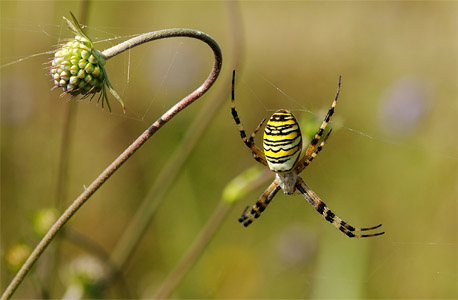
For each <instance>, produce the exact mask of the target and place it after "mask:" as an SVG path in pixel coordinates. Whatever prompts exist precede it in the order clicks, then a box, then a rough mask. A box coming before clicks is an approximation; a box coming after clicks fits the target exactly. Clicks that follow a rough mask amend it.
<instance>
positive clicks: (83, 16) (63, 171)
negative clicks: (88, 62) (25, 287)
mask: <svg viewBox="0 0 458 300" xmlns="http://www.w3.org/2000/svg"><path fill="white" fill-rule="evenodd" d="M89 3H90V0H82V1H81V2H80V12H79V18H78V19H79V20H80V22H81V24H87V22H86V21H87V15H88V11H89ZM65 109H66V111H65V113H64V114H65V118H64V124H63V126H62V128H63V130H62V140H61V144H60V151H59V163H58V171H57V184H56V199H55V207H56V209H57V210H58V211H61V210H62V201H63V199H67V193H68V174H69V171H70V163H69V161H70V157H71V150H72V142H73V137H74V132H75V130H74V129H75V127H76V118H75V116H76V113H77V111H78V106H77V105H75V103H74V102H73V101H69V103H68V105H65ZM52 250H54V251H53V253H51V259H50V263H49V265H48V266H47V267H48V269H49V270H50V271H48V272H47V274H45V282H46V285H47V286H46V288H47V290H48V291H49V294H50V295H52V289H53V287H54V286H55V282H56V279H57V273H58V272H57V268H58V262H59V261H60V255H61V251H60V250H61V247H60V241H59V237H57V238H56V241H55V242H54V249H52ZM46 278H47V280H46Z"/></svg>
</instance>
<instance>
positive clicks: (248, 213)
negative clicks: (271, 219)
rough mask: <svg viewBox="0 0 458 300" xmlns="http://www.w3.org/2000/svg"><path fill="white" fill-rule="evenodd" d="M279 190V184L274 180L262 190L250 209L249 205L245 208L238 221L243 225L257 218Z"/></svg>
mask: <svg viewBox="0 0 458 300" xmlns="http://www.w3.org/2000/svg"><path fill="white" fill-rule="evenodd" d="M279 190H280V186H279V185H278V183H277V181H276V180H275V181H274V182H272V183H271V184H270V185H269V187H268V188H267V189H266V190H265V191H264V193H263V194H262V195H261V197H260V198H259V200H258V201H257V202H256V203H255V205H253V207H252V208H251V210H250V207H249V206H247V207H246V208H245V210H244V211H243V213H242V215H241V216H240V218H239V222H240V223H242V224H243V225H244V226H245V227H247V226H248V225H250V224H251V223H253V220H254V219H255V218H259V216H260V215H261V213H262V212H263V211H264V210H265V209H266V207H267V205H269V203H270V201H272V199H273V197H274V196H275V194H276V193H277V192H278V191H279Z"/></svg>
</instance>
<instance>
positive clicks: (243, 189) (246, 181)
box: [153, 166, 271, 299]
mask: <svg viewBox="0 0 458 300" xmlns="http://www.w3.org/2000/svg"><path fill="white" fill-rule="evenodd" d="M269 174H271V173H270V172H269V170H268V169H263V168H260V167H259V166H254V167H251V168H250V169H248V170H246V171H244V172H243V173H241V174H240V175H238V176H237V177H235V178H234V179H233V180H232V181H230V182H229V183H228V184H227V185H226V187H225V188H224V191H223V195H222V198H221V201H220V203H219V204H218V206H217V207H216V208H215V210H214V211H213V214H212V216H211V217H210V219H209V220H208V222H207V223H206V224H205V226H204V228H203V229H202V231H201V232H200V233H199V235H198V236H197V238H196V239H195V240H194V243H193V244H192V245H191V247H189V249H188V250H187V252H186V254H185V255H184V256H183V258H182V259H181V261H180V262H179V263H178V264H177V266H176V267H175V269H173V271H172V272H171V273H170V274H169V275H168V276H167V278H166V279H165V280H164V282H162V284H161V286H160V287H159V289H158V291H157V292H156V294H155V295H154V296H153V299H166V298H168V297H170V295H171V293H172V292H173V290H174V289H175V288H176V287H177V286H178V284H179V283H180V281H181V279H182V278H183V277H184V275H186V273H187V272H188V271H189V270H190V269H191V267H192V266H193V265H194V263H195V262H196V261H197V260H198V259H199V257H200V255H201V254H202V253H203V251H204V249H205V248H206V247H207V245H208V244H209V243H210V241H211V240H212V238H213V237H214V236H215V234H216V232H217V230H218V229H219V228H220V227H221V224H222V223H223V221H224V220H225V218H226V216H227V215H228V213H229V212H230V211H231V209H232V207H233V204H234V203H235V202H237V201H239V200H240V199H242V198H243V197H244V196H245V195H246V194H248V193H249V192H251V191H253V190H255V189H256V188H258V187H259V186H261V185H262V184H264V183H265V182H267V180H271V176H268V175H269Z"/></svg>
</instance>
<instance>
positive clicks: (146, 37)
mask: <svg viewBox="0 0 458 300" xmlns="http://www.w3.org/2000/svg"><path fill="white" fill-rule="evenodd" d="M171 37H189V38H194V39H198V40H201V41H203V42H205V43H206V44H207V45H208V46H210V48H211V49H212V51H213V53H214V64H213V67H212V70H211V72H210V74H209V76H208V78H207V79H206V80H205V82H204V83H203V84H202V85H201V86H199V87H198V88H197V89H196V90H195V91H193V92H192V93H191V94H189V95H188V96H186V97H185V98H183V99H182V100H181V101H179V102H178V103H176V104H175V105H174V106H173V107H172V108H170V109H169V110H168V111H167V112H165V113H164V114H163V115H162V116H161V117H160V118H159V119H157V120H156V121H155V122H154V123H153V124H152V125H151V126H150V127H149V128H148V129H147V130H146V131H145V132H143V133H142V134H141V135H140V136H139V137H138V138H137V139H136V140H135V141H134V142H133V143H132V144H131V145H130V146H129V147H127V149H126V150H124V152H123V153H122V154H121V155H120V156H118V157H117V158H116V159H115V160H114V161H113V162H112V163H111V164H110V165H109V166H108V167H107V168H106V169H105V170H104V171H103V172H102V173H101V174H100V175H99V176H98V177H97V178H96V179H95V180H94V181H93V182H92V183H91V184H90V185H89V186H88V188H87V189H86V190H85V191H84V192H83V193H82V194H81V195H80V196H79V197H78V198H77V199H76V200H74V202H73V203H72V204H71V205H70V206H69V207H68V208H67V210H66V211H65V212H64V213H63V214H62V215H61V216H60V217H59V219H58V220H57V221H56V223H54V225H53V226H52V227H51V229H50V230H49V231H48V232H47V233H46V235H45V236H44V237H43V239H42V240H41V241H40V242H39V243H38V245H37V246H36V247H35V249H34V250H33V251H32V254H31V255H30V256H29V258H28V259H27V261H26V262H25V263H24V265H23V266H22V267H21V269H20V270H19V272H18V273H17V274H16V276H15V277H14V278H13V280H12V281H11V283H10V284H9V286H8V287H7V289H6V290H5V292H4V293H3V295H2V298H1V299H9V298H10V297H11V296H12V295H13V294H14V291H15V290H16V289H17V287H18V286H19V285H20V283H21V282H22V280H23V279H24V278H25V276H26V275H27V273H28V272H29V270H30V268H32V266H33V265H34V263H35V262H36V261H37V260H38V258H39V257H40V255H41V254H42V253H43V252H44V250H45V249H46V248H47V246H48V245H49V244H50V243H51V241H52V240H53V239H54V237H55V236H56V234H57V233H58V232H59V231H60V229H61V228H62V227H63V226H64V225H65V224H66V223H67V222H68V220H69V219H70V218H71V217H72V216H73V215H74V214H75V213H76V212H77V211H78V209H79V208H80V207H81V206H82V205H83V204H84V203H85V202H86V201H87V200H88V199H89V198H90V197H91V196H92V194H94V193H95V192H96V191H97V190H98V189H99V188H100V186H102V184H103V183H105V181H107V180H108V178H110V176H111V175H113V173H114V172H116V170H117V169H119V168H120V167H121V166H122V164H123V163H124V162H126V161H127V160H128V159H129V158H130V157H131V156H132V155H133V154H134V153H135V151H137V150H138V149H139V148H140V147H141V146H142V145H143V144H144V143H145V142H146V141H147V140H148V139H149V138H150V137H151V136H152V135H153V134H154V133H156V131H158V130H159V129H160V128H162V126H164V124H165V123H167V122H168V121H170V119H172V118H173V117H174V116H175V115H176V114H177V113H179V112H180V111H181V110H183V109H184V108H186V107H187V106H188V105H190V104H191V103H193V102H194V101H196V100H197V99H198V98H200V97H201V96H202V95H203V94H204V93H205V92H206V91H208V89H209V88H210V87H211V86H212V85H213V83H214V82H215V81H216V79H217V78H218V75H219V73H220V71H221V65H222V53H221V49H220V47H219V45H218V44H217V42H216V41H215V40H214V39H213V38H212V37H210V36H209V35H207V34H205V33H203V32H201V31H197V30H193V29H183V28H178V29H165V30H160V31H155V32H150V33H146V34H142V35H140V36H137V37H135V38H132V39H130V40H128V41H125V42H123V43H121V44H119V45H117V46H114V47H112V48H109V49H107V50H105V51H103V52H102V56H103V57H104V58H105V60H108V59H109V58H112V57H114V56H115V55H117V54H120V53H122V52H124V51H126V50H128V49H131V48H133V47H136V46H138V45H141V44H143V43H146V42H149V41H153V40H157V39H163V38H171Z"/></svg>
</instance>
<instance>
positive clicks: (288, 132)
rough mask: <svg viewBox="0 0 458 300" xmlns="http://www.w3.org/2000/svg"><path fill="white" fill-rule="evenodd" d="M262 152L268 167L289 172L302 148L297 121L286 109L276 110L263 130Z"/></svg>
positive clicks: (276, 170) (275, 170) (277, 171)
mask: <svg viewBox="0 0 458 300" xmlns="http://www.w3.org/2000/svg"><path fill="white" fill-rule="evenodd" d="M263 146H264V154H265V155H266V159H267V164H268V165H269V168H270V169H271V170H272V171H274V172H276V173H279V172H282V173H283V172H290V171H291V170H292V169H293V167H294V165H295V163H296V161H297V160H298V159H299V156H300V154H301V150H302V135H301V129H300V128H299V123H298V122H297V120H296V118H295V117H294V115H293V114H292V113H291V112H289V111H288V110H286V109H280V110H277V111H276V112H275V113H274V114H273V115H272V117H270V119H269V121H268V122H267V124H266V128H265V130H264V139H263Z"/></svg>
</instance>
